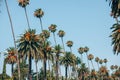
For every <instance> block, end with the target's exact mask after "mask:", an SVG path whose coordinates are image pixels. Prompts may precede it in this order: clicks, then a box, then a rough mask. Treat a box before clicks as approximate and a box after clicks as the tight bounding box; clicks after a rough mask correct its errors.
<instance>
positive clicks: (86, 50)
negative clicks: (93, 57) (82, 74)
mask: <svg viewBox="0 0 120 80" xmlns="http://www.w3.org/2000/svg"><path fill="white" fill-rule="evenodd" d="M88 51H89V48H88V47H87V46H85V48H84V52H85V53H86V57H88ZM87 63H88V68H89V70H90V65H89V61H88V58H87Z"/></svg>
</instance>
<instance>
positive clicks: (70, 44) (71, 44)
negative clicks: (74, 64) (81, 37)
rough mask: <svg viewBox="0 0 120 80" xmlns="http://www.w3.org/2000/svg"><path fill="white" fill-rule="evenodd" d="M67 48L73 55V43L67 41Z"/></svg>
mask: <svg viewBox="0 0 120 80" xmlns="http://www.w3.org/2000/svg"><path fill="white" fill-rule="evenodd" d="M66 44H67V46H68V47H69V48H70V51H71V53H72V48H71V47H72V46H73V41H67V43H66Z"/></svg>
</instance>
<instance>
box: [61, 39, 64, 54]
mask: <svg viewBox="0 0 120 80" xmlns="http://www.w3.org/2000/svg"><path fill="white" fill-rule="evenodd" d="M61 41H62V45H63V50H64V52H65V46H64V41H63V37H61Z"/></svg>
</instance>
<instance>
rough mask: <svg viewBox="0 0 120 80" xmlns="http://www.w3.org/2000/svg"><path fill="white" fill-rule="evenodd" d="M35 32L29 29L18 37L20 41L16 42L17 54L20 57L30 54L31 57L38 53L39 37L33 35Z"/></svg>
mask: <svg viewBox="0 0 120 80" xmlns="http://www.w3.org/2000/svg"><path fill="white" fill-rule="evenodd" d="M35 32H36V31H35V30H34V29H29V30H28V31H26V32H25V33H24V34H23V35H22V36H20V39H19V40H18V52H19V53H20V55H21V56H24V55H26V56H29V54H31V55H32V57H33V56H34V55H35V54H37V53H38V52H40V50H39V49H40V37H39V35H37V34H35Z"/></svg>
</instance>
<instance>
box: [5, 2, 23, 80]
mask: <svg viewBox="0 0 120 80" xmlns="http://www.w3.org/2000/svg"><path fill="white" fill-rule="evenodd" d="M5 5H6V9H7V13H8V17H9V20H10V25H11V32H12V36H13V41H14V47H15V52H16V55H17V58H19V55H18V51H17V45H16V39H15V33H14V29H13V23H12V19H11V15H10V11H9V8H8V4H7V1H6V0H5ZM17 65H18V76H19V80H21V79H20V63H19V59H17Z"/></svg>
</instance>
